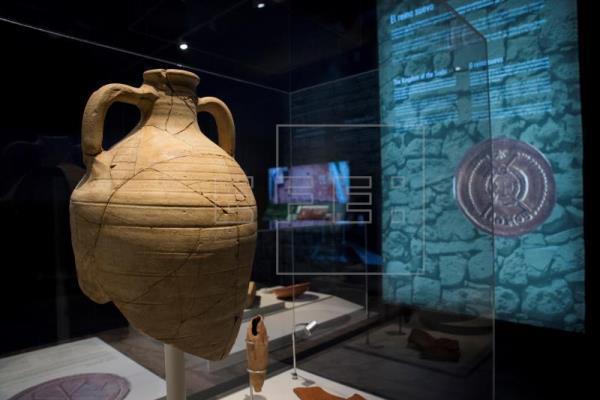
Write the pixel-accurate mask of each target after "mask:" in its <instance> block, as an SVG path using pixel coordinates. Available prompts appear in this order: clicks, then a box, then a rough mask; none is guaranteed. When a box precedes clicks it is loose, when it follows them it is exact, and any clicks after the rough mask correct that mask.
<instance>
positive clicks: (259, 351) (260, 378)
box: [246, 315, 269, 392]
mask: <svg viewBox="0 0 600 400" xmlns="http://www.w3.org/2000/svg"><path fill="white" fill-rule="evenodd" d="M246 357H247V360H248V374H250V384H251V385H252V387H253V388H254V390H255V391H257V392H260V391H261V390H262V387H263V384H264V382H265V378H266V377H267V365H268V364H269V337H268V336H267V328H266V326H265V320H264V318H263V317H262V315H257V316H255V317H254V318H252V320H251V321H250V323H249V324H248V330H247V332H246Z"/></svg>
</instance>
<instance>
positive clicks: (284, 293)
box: [273, 282, 310, 300]
mask: <svg viewBox="0 0 600 400" xmlns="http://www.w3.org/2000/svg"><path fill="white" fill-rule="evenodd" d="M309 288H310V282H304V283H297V284H295V285H290V286H284V287H281V288H277V289H274V290H273V293H274V294H275V297H277V298H278V299H280V300H282V299H291V298H292V297H298V296H300V295H301V294H303V293H304V292H306V291H307V290H308V289H309Z"/></svg>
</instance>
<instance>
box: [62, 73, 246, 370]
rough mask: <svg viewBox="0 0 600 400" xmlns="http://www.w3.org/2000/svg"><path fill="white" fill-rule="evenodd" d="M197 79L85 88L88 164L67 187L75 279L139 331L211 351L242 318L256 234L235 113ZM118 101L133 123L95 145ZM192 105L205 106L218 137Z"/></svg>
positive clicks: (173, 77) (227, 345) (227, 343)
mask: <svg viewBox="0 0 600 400" xmlns="http://www.w3.org/2000/svg"><path fill="white" fill-rule="evenodd" d="M198 83H199V78H198V77H197V76H196V75H195V74H193V73H190V72H187V71H182V70H172V69H167V70H163V69H157V70H150V71H146V72H145V73H144V82H143V84H142V86H140V87H138V88H135V87H131V86H128V85H123V84H109V85H106V86H103V87H101V88H100V89H98V90H97V91H96V92H94V93H93V94H92V96H91V97H90V99H89V100H88V103H87V105H86V107H85V111H84V116H83V124H82V151H83V157H84V161H85V164H86V167H87V173H86V175H85V176H84V178H83V179H82V180H81V182H80V183H79V185H78V186H77V187H76V189H75V190H74V192H73V194H72V196H71V204H70V214H71V235H72V243H73V250H74V253H75V261H76V264H77V274H78V280H79V285H80V287H81V289H82V290H83V292H84V293H85V294H86V295H87V296H89V297H90V298H91V299H92V300H94V301H96V302H98V303H106V302H109V301H112V302H114V303H115V305H116V306H117V307H118V308H119V310H120V311H121V312H122V313H123V315H124V316H125V317H126V318H127V319H128V320H129V322H130V323H131V324H132V325H133V326H134V327H136V328H137V329H139V330H141V331H142V332H144V333H146V334H148V335H149V336H152V337H154V338H156V339H159V340H161V341H163V342H165V343H169V344H172V345H174V346H175V347H177V348H179V349H181V350H183V351H186V352H188V353H192V354H195V355H198V356H200V357H203V358H206V359H210V360H218V359H222V358H224V357H225V356H226V355H227V354H228V353H229V351H230V349H231V347H232V345H233V343H234V341H235V338H236V336H237V334H238V330H239V327H240V322H241V317H242V313H243V307H244V303H245V300H246V296H247V288H248V281H249V277H250V270H251V265H252V261H253V257H254V248H255V242H256V203H255V200H254V196H253V194H252V190H251V188H250V185H249V184H248V178H247V177H246V175H245V174H244V172H243V171H242V169H241V168H240V166H239V165H238V163H237V162H236V161H235V159H234V158H233V155H234V149H235V128H234V123H233V118H232V115H231V112H230V111H229V109H228V108H227V106H226V105H225V104H224V103H223V102H222V101H220V100H219V99H217V98H214V97H203V98H198V97H197V96H196V86H197V85H198ZM115 102H123V103H128V104H133V105H135V106H137V107H138V108H139V110H140V114H141V118H140V121H139V123H138V124H137V126H136V127H135V128H134V129H133V130H132V131H131V132H130V133H129V134H128V135H127V136H126V137H125V138H124V139H123V140H121V141H120V142H119V143H117V144H116V145H114V146H113V147H111V148H110V149H108V150H105V149H103V148H102V136H103V125H104V119H105V116H106V113H107V111H108V109H109V107H110V106H111V104H113V103H115ZM198 112H208V113H210V114H212V115H213V117H214V118H215V120H216V123H217V128H218V142H219V144H218V145H217V144H215V143H214V142H212V141H211V140H210V139H209V138H207V137H206V136H205V135H204V134H203V133H202V132H201V130H200V128H199V126H198V122H197V113H198Z"/></svg>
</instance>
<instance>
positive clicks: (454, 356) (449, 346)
mask: <svg viewBox="0 0 600 400" xmlns="http://www.w3.org/2000/svg"><path fill="white" fill-rule="evenodd" d="M407 345H408V347H410V348H414V349H416V350H419V351H420V353H421V358H423V359H426V360H432V361H449V362H457V361H458V360H459V359H460V343H459V342H458V340H455V339H449V338H435V337H433V336H431V335H430V334H429V333H428V332H426V331H424V330H422V329H417V328H414V329H413V330H412V331H411V332H410V335H409V336H408V344H407Z"/></svg>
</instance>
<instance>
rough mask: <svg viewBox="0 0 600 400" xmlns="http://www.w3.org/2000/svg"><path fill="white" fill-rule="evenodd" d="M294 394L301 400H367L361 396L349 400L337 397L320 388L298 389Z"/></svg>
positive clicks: (353, 396) (348, 399)
mask: <svg viewBox="0 0 600 400" xmlns="http://www.w3.org/2000/svg"><path fill="white" fill-rule="evenodd" d="M294 393H295V394H296V396H298V397H299V398H300V399H301V400H365V398H364V397H363V396H361V395H359V394H353V395H352V396H350V397H348V398H347V399H346V398H345V397H340V396H335V395H333V394H331V393H329V392H326V391H325V389H323V388H322V387H320V386H311V387H297V388H294Z"/></svg>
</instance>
